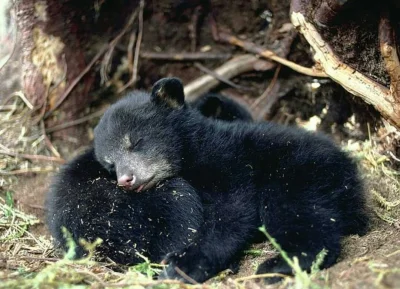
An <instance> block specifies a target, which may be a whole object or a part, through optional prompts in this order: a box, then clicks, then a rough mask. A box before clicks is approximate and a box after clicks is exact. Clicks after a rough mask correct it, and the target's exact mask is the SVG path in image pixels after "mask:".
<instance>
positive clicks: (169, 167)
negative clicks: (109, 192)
mask: <svg viewBox="0 0 400 289" xmlns="http://www.w3.org/2000/svg"><path fill="white" fill-rule="evenodd" d="M184 110H186V104H185V100H184V92H183V85H182V83H181V81H180V80H179V79H176V78H164V79H161V80H159V81H158V82H156V83H155V84H154V86H153V89H152V93H151V95H149V94H146V93H143V92H133V93H131V94H130V95H128V96H127V97H125V98H123V99H121V100H120V101H118V102H117V103H115V104H114V105H112V106H111V107H110V108H109V109H108V110H107V111H106V112H105V114H104V116H103V117H102V118H101V120H100V122H99V124H98V125H97V127H96V128H95V130H94V147H95V153H96V158H97V160H98V161H99V162H100V163H101V164H102V165H103V166H104V167H105V168H106V169H108V170H109V171H110V172H113V173H116V176H117V179H118V185H120V186H122V187H124V188H125V189H128V190H136V191H137V192H140V191H141V190H143V189H148V188H151V187H153V186H154V185H156V184H157V183H158V182H159V181H161V180H165V179H167V178H169V177H172V176H175V175H177V174H178V172H179V170H180V166H181V159H182V157H181V150H182V141H181V134H180V132H179V131H178V129H177V125H176V124H177V122H178V121H179V115H180V114H181V112H182V111H184Z"/></svg>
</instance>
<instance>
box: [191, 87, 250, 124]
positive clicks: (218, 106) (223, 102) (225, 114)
mask: <svg viewBox="0 0 400 289" xmlns="http://www.w3.org/2000/svg"><path fill="white" fill-rule="evenodd" d="M191 106H192V107H193V108H195V109H197V110H198V111H200V113H201V114H202V115H204V116H206V117H210V118H215V119H220V120H226V121H236V120H240V121H253V117H252V116H251V114H250V112H249V111H248V110H247V109H246V108H245V107H244V106H242V105H240V104H239V103H237V102H235V101H234V100H232V99H229V98H228V97H226V96H223V95H221V94H211V93H210V94H205V95H202V96H200V97H199V98H198V99H196V100H195V101H193V102H192V103H191Z"/></svg>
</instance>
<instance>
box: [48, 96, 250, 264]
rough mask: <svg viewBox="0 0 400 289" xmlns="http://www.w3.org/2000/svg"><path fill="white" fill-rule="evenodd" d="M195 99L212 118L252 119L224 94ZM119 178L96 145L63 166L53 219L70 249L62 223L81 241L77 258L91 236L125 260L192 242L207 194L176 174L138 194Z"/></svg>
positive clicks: (106, 252) (157, 257)
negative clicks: (101, 160)
mask: <svg viewBox="0 0 400 289" xmlns="http://www.w3.org/2000/svg"><path fill="white" fill-rule="evenodd" d="M215 98H217V100H218V101H216V100H215ZM130 101H131V102H137V103H138V104H140V103H143V102H147V101H149V95H148V94H143V93H141V92H135V93H134V95H133V96H132V98H131V100H130ZM225 103H229V105H225ZM191 105H192V107H193V108H194V109H197V110H200V111H205V110H206V111H207V112H208V116H209V117H212V118H216V119H220V120H225V121H229V120H231V117H230V116H232V115H235V116H236V118H235V119H240V118H243V120H247V121H248V120H249V115H248V114H245V113H244V110H243V108H242V107H240V106H239V104H236V103H235V102H232V101H231V100H229V99H227V98H225V97H222V96H218V95H212V96H210V95H204V96H202V97H200V101H198V102H196V103H194V104H191ZM228 110H229V111H228ZM217 112H218V114H217ZM119 141H120V140H118V139H116V142H115V146H117V145H119ZM125 141H127V140H125ZM124 144H126V143H124ZM113 147H114V146H110V147H108V148H107V150H109V151H112V150H113ZM106 168H108V169H111V170H107V169H106ZM110 171H111V172H110ZM115 179H116V177H115V174H114V173H113V172H112V167H109V165H108V164H106V166H102V165H101V164H100V163H99V162H98V161H97V160H96V158H95V154H94V150H93V148H91V149H89V150H87V151H86V152H85V153H83V154H81V155H79V156H77V157H76V158H75V159H73V160H72V161H70V162H68V163H67V164H66V165H65V166H64V167H63V168H62V170H61V171H60V172H59V173H58V174H57V176H56V177H55V179H54V180H53V183H52V185H51V188H50V192H49V193H48V195H47V200H46V209H47V224H48V227H49V230H50V232H51V234H52V235H53V237H54V238H55V241H56V244H57V245H58V246H61V247H62V248H63V249H64V250H66V249H68V248H67V247H66V246H67V244H66V239H65V237H64V235H63V232H62V230H61V227H65V228H66V229H67V230H68V231H69V232H70V233H71V234H72V238H73V240H74V241H75V243H76V244H77V248H76V250H75V253H76V256H75V257H76V258H81V257H83V256H84V255H85V254H86V253H87V252H86V250H85V249H84V247H83V246H81V245H80V244H79V239H81V238H82V239H85V240H87V241H90V242H93V241H95V240H96V239H97V238H101V239H102V240H103V243H102V244H101V245H100V246H99V248H98V253H99V255H100V256H101V257H109V258H111V259H112V260H113V261H115V262H117V263H122V264H136V263H138V262H142V261H143V259H141V257H140V255H138V254H136V253H140V254H142V255H145V256H147V257H149V258H150V260H152V261H154V262H160V261H161V260H162V259H163V258H164V257H165V255H166V254H167V253H170V252H173V251H176V250H179V249H182V248H184V247H185V246H187V245H189V243H190V241H192V240H193V235H194V232H196V230H197V229H198V228H199V227H200V224H201V223H202V221H203V206H202V204H201V200H200V198H199V196H198V194H197V192H196V191H195V190H194V189H193V187H192V186H191V185H190V184H188V183H187V182H186V181H185V180H183V179H181V178H179V177H176V178H172V179H168V180H166V181H164V182H162V183H161V184H160V185H159V186H157V187H154V188H152V189H150V190H148V191H147V192H146V193H142V194H132V193H127V192H126V191H125V190H124V189H123V188H121V187H118V186H117V182H116V181H115Z"/></svg>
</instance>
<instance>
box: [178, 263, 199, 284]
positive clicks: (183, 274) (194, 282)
mask: <svg viewBox="0 0 400 289" xmlns="http://www.w3.org/2000/svg"><path fill="white" fill-rule="evenodd" d="M174 269H175V271H176V272H177V273H178V274H179V275H181V276H182V277H183V278H184V279H185V280H186V281H189V282H190V283H192V284H199V283H198V282H197V281H196V280H194V279H193V278H192V277H190V276H189V275H188V274H186V273H185V272H183V271H182V270H181V269H179V267H177V266H175V268H174Z"/></svg>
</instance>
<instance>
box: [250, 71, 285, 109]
mask: <svg viewBox="0 0 400 289" xmlns="http://www.w3.org/2000/svg"><path fill="white" fill-rule="evenodd" d="M281 67H282V66H281V65H278V67H277V68H276V70H275V73H274V76H273V78H272V80H271V82H270V84H269V85H268V87H267V89H266V90H265V91H264V92H263V94H261V95H260V97H258V98H257V99H256V100H255V101H254V102H253V104H252V105H251V106H250V108H251V109H253V108H255V107H256V106H257V105H259V104H260V103H261V102H262V101H263V100H265V99H266V98H267V97H268V96H269V94H270V92H271V90H272V89H273V88H274V86H275V84H276V81H277V80H278V75H279V72H280V71H281Z"/></svg>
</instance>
